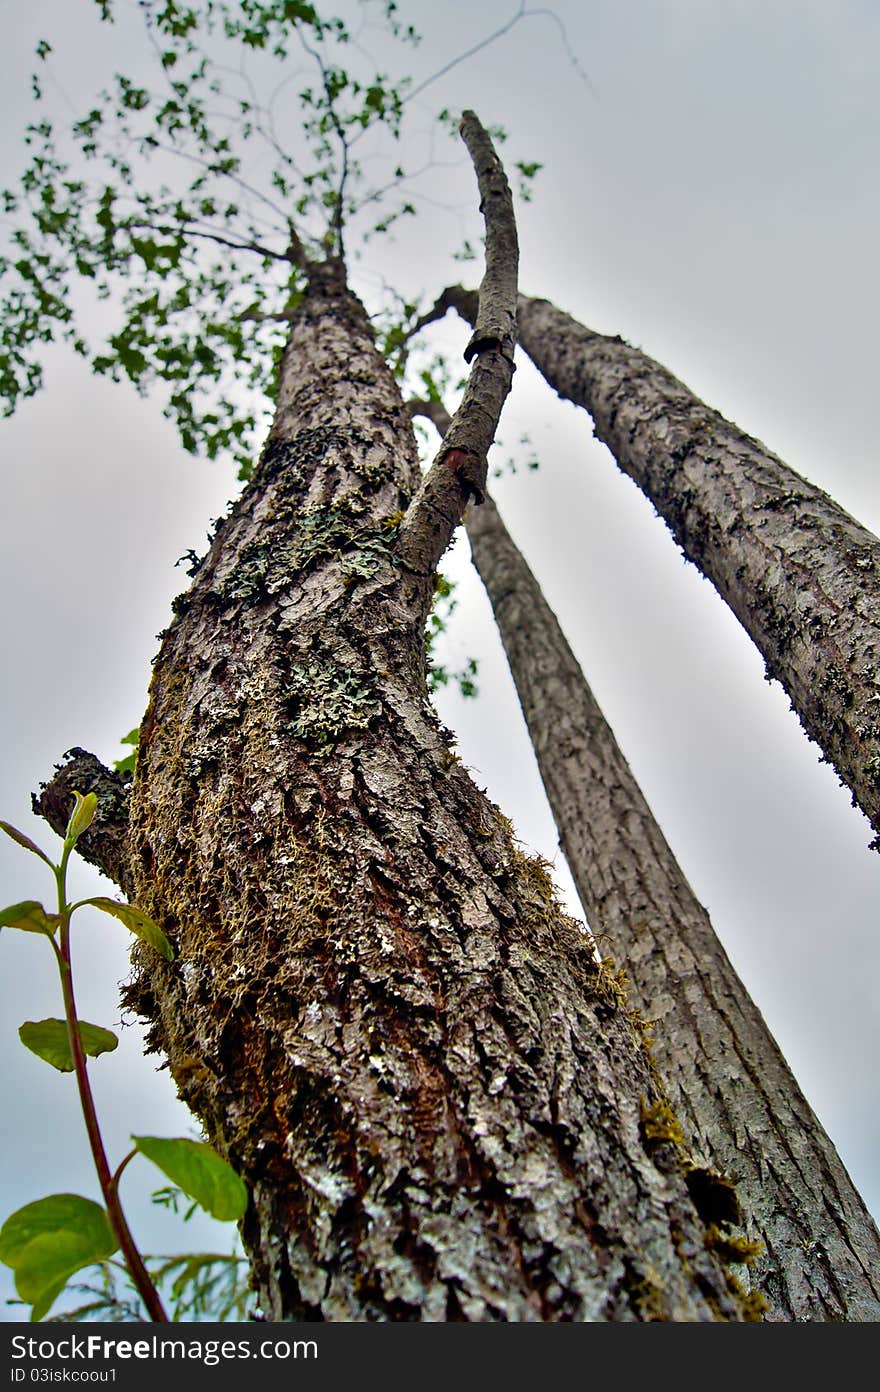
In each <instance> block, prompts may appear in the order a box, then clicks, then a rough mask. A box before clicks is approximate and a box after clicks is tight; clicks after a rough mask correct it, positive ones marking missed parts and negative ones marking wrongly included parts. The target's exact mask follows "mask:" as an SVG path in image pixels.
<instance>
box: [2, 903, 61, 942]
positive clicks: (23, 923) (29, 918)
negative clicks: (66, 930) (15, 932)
mask: <svg viewBox="0 0 880 1392" xmlns="http://www.w3.org/2000/svg"><path fill="white" fill-rule="evenodd" d="M60 922H61V920H60V918H59V917H58V915H57V914H48V913H46V910H45V909H44V908H43V906H42V904H39V903H38V902H37V900H36V899H24V900H22V902H21V903H20V904H10V906H9V908H8V909H0V928H18V929H20V930H21V932H22V933H43V934H44V935H45V936H46V937H47V938H51V937H52V934H53V933H54V932H55V929H56V928H57V927H58V924H59V923H60Z"/></svg>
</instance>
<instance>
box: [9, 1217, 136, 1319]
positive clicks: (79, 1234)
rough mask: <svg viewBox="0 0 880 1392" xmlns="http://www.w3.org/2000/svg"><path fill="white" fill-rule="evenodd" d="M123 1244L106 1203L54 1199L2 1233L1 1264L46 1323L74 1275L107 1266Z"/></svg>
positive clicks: (35, 1316)
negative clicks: (98, 1264) (100, 1264)
mask: <svg viewBox="0 0 880 1392" xmlns="http://www.w3.org/2000/svg"><path fill="white" fill-rule="evenodd" d="M117 1246H118V1244H117V1241H116V1238H115V1237H114V1236H113V1232H112V1229H111V1227H110V1224H109V1222H108V1220H107V1214H106V1213H105V1212H104V1210H103V1208H102V1207H101V1206H100V1204H96V1203H93V1201H92V1200H91V1199H84V1198H81V1196H80V1195H79V1194H51V1195H50V1196H49V1197H48V1198H46V1199H37V1200H36V1202H35V1203H30V1204H26V1205H25V1207H24V1208H20V1209H18V1210H17V1211H16V1212H15V1213H13V1214H11V1215H10V1217H9V1218H7V1219H6V1222H5V1223H4V1224H3V1227H2V1228H0V1261H2V1262H3V1263H4V1264H5V1265H6V1266H11V1267H12V1270H13V1272H14V1274H15V1289H16V1290H17V1291H18V1294H19V1295H20V1296H21V1298H22V1300H27V1301H28V1302H29V1303H30V1304H31V1305H33V1309H32V1311H31V1319H32V1320H39V1319H42V1317H43V1315H45V1314H46V1313H47V1311H48V1310H49V1307H50V1306H51V1305H52V1303H53V1302H54V1301H55V1300H56V1299H57V1297H58V1296H59V1295H60V1294H61V1292H62V1291H63V1289H64V1287H65V1286H66V1285H67V1282H68V1281H69V1280H70V1278H71V1276H73V1274H74V1273H75V1272H77V1271H80V1270H81V1269H82V1268H83V1267H85V1266H92V1265H93V1263H95V1262H100V1261H106V1259H107V1258H108V1257H110V1256H112V1255H113V1253H114V1252H115V1251H116V1248H117Z"/></svg>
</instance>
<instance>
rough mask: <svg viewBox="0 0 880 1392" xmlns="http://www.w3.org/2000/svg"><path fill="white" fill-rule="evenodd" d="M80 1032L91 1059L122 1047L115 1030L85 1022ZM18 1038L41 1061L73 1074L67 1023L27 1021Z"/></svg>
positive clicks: (86, 1051) (58, 1021)
mask: <svg viewBox="0 0 880 1392" xmlns="http://www.w3.org/2000/svg"><path fill="white" fill-rule="evenodd" d="M77 1030H78V1032H79V1037H80V1040H81V1041H82V1046H83V1052H84V1053H85V1054H87V1055H88V1056H89V1058H98V1056H99V1055H100V1054H109V1053H111V1052H112V1051H113V1050H114V1049H115V1048H116V1047H117V1045H118V1044H119V1040H118V1039H117V1038H116V1035H115V1034H114V1033H113V1031H112V1030H108V1029H103V1028H102V1027H101V1026H100V1025H90V1024H88V1023H87V1022H86V1021H85V1020H78V1021H77ZM18 1037H19V1039H20V1040H21V1042H22V1044H23V1045H24V1047H25V1048H26V1049H30V1051H31V1053H32V1054H36V1055H37V1058H41V1059H43V1060H44V1061H45V1062H46V1063H51V1065H52V1067H53V1068H57V1069H58V1072H59V1073H72V1072H73V1054H72V1053H71V1050H70V1041H69V1039H68V1037H67V1022H66V1021H65V1020H54V1019H50V1020H25V1022H24V1024H23V1025H22V1026H21V1028H20V1029H19V1031H18Z"/></svg>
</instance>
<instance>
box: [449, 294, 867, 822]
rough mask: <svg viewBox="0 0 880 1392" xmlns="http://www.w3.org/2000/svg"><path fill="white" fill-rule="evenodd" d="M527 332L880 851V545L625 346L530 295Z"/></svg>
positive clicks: (465, 304) (523, 315)
mask: <svg viewBox="0 0 880 1392" xmlns="http://www.w3.org/2000/svg"><path fill="white" fill-rule="evenodd" d="M474 302H475V297H474V296H473V295H472V294H471V293H470V292H467V291H461V290H458V289H455V290H450V291H447V292H446V293H445V295H444V296H443V297H441V299H440V300H439V301H438V308H440V307H446V306H449V305H454V306H455V308H456V309H458V310H459V312H460V313H461V314H462V315H463V317H464V318H465V319H467V320H468V321H469V322H473V317H474ZM435 317H436V315H435ZM518 323H519V342H520V344H521V346H522V347H523V348H524V349H525V351H526V352H527V353H528V355H529V357H530V358H531V359H532V361H533V362H534V364H535V366H536V367H537V368H538V371H539V372H541V373H542V374H543V376H544V377H545V378H546V379H547V381H548V382H549V383H550V385H551V386H552V387H554V388H555V389H556V391H557V392H558V393H559V395H560V396H562V397H565V398H566V399H567V400H569V401H573V402H574V403H575V404H576V405H578V406H583V407H584V408H585V409H586V410H587V411H589V413H590V415H591V416H592V418H593V424H594V428H595V434H596V436H597V437H598V439H600V440H602V441H603V442H604V443H605V444H606V445H607V446H608V448H609V449H610V450H611V452H612V454H613V455H614V457H615V459H616V460H617V462H618V464H619V466H620V468H621V469H622V470H623V472H624V473H626V474H628V475H629V477H630V478H631V479H632V480H633V481H634V482H635V483H636V484H637V485H638V486H639V488H640V489H641V490H642V492H643V493H644V494H645V496H646V497H648V498H650V500H651V502H652V503H653V505H654V507H655V508H656V509H657V511H658V512H659V514H660V516H661V517H662V518H663V519H664V520H665V522H666V523H667V525H668V527H669V529H670V531H671V532H672V535H673V536H674V537H675V540H676V541H677V542H678V544H679V546H680V547H681V549H682V551H683V552H684V554H685V556H686V557H687V558H688V560H690V561H693V563H694V565H696V566H697V568H698V569H699V570H700V571H702V573H703V574H704V575H705V576H706V577H707V579H709V580H711V582H712V584H713V585H714V586H715V588H716V589H717V591H718V593H719V594H720V595H721V597H722V599H724V600H725V601H726V603H727V604H729V605H730V608H731V609H732V610H733V612H734V614H736V616H737V618H738V619H739V621H740V623H741V624H742V625H743V627H744V628H745V630H746V632H747V633H748V634H749V636H750V637H751V638H752V639H753V640H754V642H755V643H756V644H757V646H758V648H759V650H760V652H761V653H762V655H763V657H764V660H765V662H766V666H767V677H768V679H773V678H775V679H776V680H777V681H779V682H781V684H782V686H783V687H784V689H785V691H786V692H787V694H788V696H789V698H790V700H791V703H792V706H793V708H794V710H795V711H796V712H797V714H798V716H799V717H800V720H801V723H802V725H803V727H804V729H805V730H806V732H807V734H808V735H809V736H810V738H811V739H813V740H815V741H816V743H817V744H818V745H819V746H820V748H821V749H822V751H823V753H824V756H825V758H826V759H827V760H828V761H829V763H831V764H832V765H833V767H834V768H835V770H836V771H837V773H838V775H839V776H840V778H841V780H842V781H843V782H844V783H845V784H846V785H847V786H848V787H849V788H850V790H851V791H852V794H853V802H854V803H855V804H857V805H858V806H859V807H861V809H862V811H863V812H864V813H865V815H866V816H867V817H868V819H869V821H870V822H871V825H872V826H873V828H874V831H875V832H876V833H878V836H877V837H876V838H875V840H874V842H873V843H872V845H873V847H874V848H876V849H880V541H878V539H877V538H876V537H875V536H874V535H873V534H872V533H871V532H869V531H867V530H866V529H865V528H864V527H862V526H861V525H860V524H859V523H858V522H856V521H855V520H854V519H853V518H852V517H850V516H849V514H848V513H846V512H844V510H843V509H842V508H841V507H838V505H837V504H836V503H835V502H833V500H832V499H831V498H829V497H828V495H827V494H825V493H823V492H821V490H820V489H818V488H815V487H814V486H813V485H812V484H810V483H808V482H807V481H806V480H805V479H803V478H801V477H800V475H799V474H796V473H795V472H794V470H792V469H789V468H788V466H787V465H785V464H783V463H782V461H781V460H780V459H777V458H776V456H775V455H774V454H771V453H770V451H769V450H767V449H765V447H764V446H763V445H762V444H761V443H760V442H759V441H757V440H753V439H752V438H751V437H750V436H748V435H746V434H744V433H743V431H741V430H739V429H738V427H737V426H735V425H733V424H732V423H731V422H730V421H727V420H725V419H724V417H723V416H721V415H719V414H718V412H717V411H713V410H711V409H710V408H709V407H708V406H706V405H704V404H703V402H702V401H700V400H699V398H697V397H696V396H694V395H693V393H691V392H690V391H688V389H687V387H685V386H684V385H683V384H682V383H681V382H679V381H678V380H677V378H675V377H673V376H672V374H671V373H670V372H667V371H666V369H665V368H663V367H661V366H660V364H659V363H656V362H654V361H653V360H652V359H651V358H649V357H647V356H646V354H644V353H641V352H639V351H638V349H636V348H631V347H630V346H629V345H628V344H627V343H624V342H623V340H622V339H620V338H608V337H605V336H604V335H603V334H598V333H593V332H592V330H590V329H587V328H585V327H584V326H583V325H582V324H579V323H577V321H576V320H574V319H572V318H570V317H569V316H568V315H567V314H564V313H563V312H562V311H561V310H559V309H557V308H556V307H555V306H554V305H552V304H550V303H549V302H548V301H547V300H537V299H530V298H529V297H528V296H525V295H520V297H519V301H518Z"/></svg>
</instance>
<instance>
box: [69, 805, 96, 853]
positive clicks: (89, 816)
mask: <svg viewBox="0 0 880 1392" xmlns="http://www.w3.org/2000/svg"><path fill="white" fill-rule="evenodd" d="M73 796H74V797H75V798H76V803H75V805H74V809H73V811H72V812H71V814H70V821H69V822H68V823H67V830H66V832H65V833H64V844H65V845H66V846H75V845H76V843H77V841H78V840H79V838H80V837H81V836H82V834H83V832H84V831H88V829H89V827H90V826H91V825H92V822H93V821H94V820H95V809H96V808H97V806H98V794H97V793H86V795H85V797H83V795H82V793H77V792H74V794H73Z"/></svg>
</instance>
